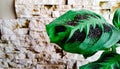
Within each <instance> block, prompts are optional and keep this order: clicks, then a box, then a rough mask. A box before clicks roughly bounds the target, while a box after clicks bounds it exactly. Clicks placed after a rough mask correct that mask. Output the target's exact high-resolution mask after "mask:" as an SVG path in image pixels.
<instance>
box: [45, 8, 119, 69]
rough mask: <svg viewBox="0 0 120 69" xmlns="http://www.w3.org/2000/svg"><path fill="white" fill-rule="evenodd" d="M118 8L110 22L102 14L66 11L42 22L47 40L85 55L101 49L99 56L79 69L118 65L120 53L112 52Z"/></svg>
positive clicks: (106, 68) (116, 68)
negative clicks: (49, 21) (49, 20)
mask: <svg viewBox="0 0 120 69" xmlns="http://www.w3.org/2000/svg"><path fill="white" fill-rule="evenodd" d="M119 28H120V9H118V10H116V12H115V14H114V18H113V25H111V24H109V23H108V22H107V21H106V20H105V19H104V17H102V16H100V15H98V14H96V13H94V12H92V11H89V10H84V9H83V10H79V11H72V10H70V11H68V12H66V13H65V14H63V15H62V16H60V17H59V18H57V19H55V20H54V21H52V22H51V23H50V24H48V25H46V30H47V33H48V36H49V38H50V41H51V42H52V43H56V44H58V45H59V46H60V47H61V48H62V49H63V50H65V51H67V52H71V53H78V54H83V56H84V57H85V58H87V57H89V56H92V55H93V54H95V53H96V52H98V51H100V50H103V51H104V52H103V53H102V55H101V57H100V58H99V59H98V60H97V61H95V62H92V63H88V64H86V65H83V66H81V67H80V69H119V68H120V59H119V58H120V55H119V54H117V53H116V47H117V45H116V44H117V43H118V42H119V40H120V36H119V34H120V30H119Z"/></svg>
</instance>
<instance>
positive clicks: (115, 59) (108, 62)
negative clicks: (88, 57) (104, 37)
mask: <svg viewBox="0 0 120 69" xmlns="http://www.w3.org/2000/svg"><path fill="white" fill-rule="evenodd" d="M79 69H120V54H117V53H115V52H103V54H102V55H101V57H100V58H99V59H98V60H97V61H95V62H92V63H88V64H86V65H83V66H81V67H80V68H79Z"/></svg>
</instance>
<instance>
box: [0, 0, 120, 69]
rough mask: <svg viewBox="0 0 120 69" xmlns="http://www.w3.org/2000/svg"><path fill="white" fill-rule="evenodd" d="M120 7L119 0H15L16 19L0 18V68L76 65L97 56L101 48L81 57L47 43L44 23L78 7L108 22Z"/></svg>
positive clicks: (62, 68) (68, 67) (40, 68)
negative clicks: (86, 56)
mask: <svg viewBox="0 0 120 69" xmlns="http://www.w3.org/2000/svg"><path fill="white" fill-rule="evenodd" d="M119 7H120V1H119V0H15V11H16V15H17V19H9V20H6V19H4V20H3V19H0V69H2V68H3V69H79V66H81V65H84V64H86V63H88V62H92V61H95V60H97V57H98V56H99V55H100V53H101V52H98V53H96V54H95V55H94V56H93V57H90V58H87V59H84V57H83V56H82V55H78V54H72V53H67V52H65V51H63V50H62V49H61V48H59V46H57V45H56V44H53V43H50V40H49V37H48V35H47V33H46V30H45V25H46V24H49V23H50V22H51V21H52V20H54V19H55V18H57V17H59V16H60V15H62V14H64V13H65V12H66V11H68V10H80V9H89V10H92V11H94V12H96V13H98V14H100V15H102V16H103V17H105V18H106V20H107V21H108V22H110V23H111V21H112V17H113V13H114V11H115V9H116V8H119ZM118 52H119V50H118ZM96 56H97V57H96Z"/></svg>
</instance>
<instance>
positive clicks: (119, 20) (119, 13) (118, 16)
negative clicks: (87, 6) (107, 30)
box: [113, 8, 120, 29]
mask: <svg viewBox="0 0 120 69" xmlns="http://www.w3.org/2000/svg"><path fill="white" fill-rule="evenodd" d="M113 24H114V25H115V27H117V28H119V29H120V8H119V9H117V10H116V11H115V13H114V17H113Z"/></svg>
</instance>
